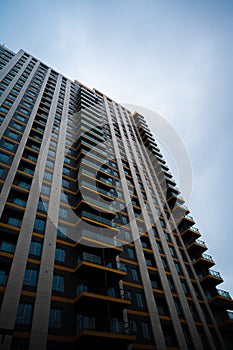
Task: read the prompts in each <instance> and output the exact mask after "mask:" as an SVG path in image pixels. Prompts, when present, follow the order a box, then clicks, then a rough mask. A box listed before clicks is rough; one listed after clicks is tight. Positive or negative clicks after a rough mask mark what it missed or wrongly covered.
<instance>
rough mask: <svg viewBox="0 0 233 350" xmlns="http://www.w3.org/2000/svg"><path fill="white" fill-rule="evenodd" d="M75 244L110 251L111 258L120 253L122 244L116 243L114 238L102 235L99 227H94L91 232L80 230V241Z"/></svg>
mask: <svg viewBox="0 0 233 350" xmlns="http://www.w3.org/2000/svg"><path fill="white" fill-rule="evenodd" d="M77 244H83V245H85V246H91V247H96V248H103V247H104V248H108V249H111V252H112V256H115V255H118V254H120V253H121V252H122V248H121V245H122V243H121V242H119V241H117V240H116V239H115V238H111V237H108V236H105V235H103V232H102V229H101V228H99V227H96V228H95V229H93V231H89V230H86V229H82V230H81V233H80V239H79V240H78V241H77Z"/></svg>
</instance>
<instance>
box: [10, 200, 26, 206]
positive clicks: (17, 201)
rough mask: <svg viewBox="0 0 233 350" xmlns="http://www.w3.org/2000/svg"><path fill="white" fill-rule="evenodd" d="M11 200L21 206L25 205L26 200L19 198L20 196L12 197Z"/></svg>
mask: <svg viewBox="0 0 233 350" xmlns="http://www.w3.org/2000/svg"><path fill="white" fill-rule="evenodd" d="M12 202H13V203H14V204H17V205H19V206H21V207H25V205H26V201H25V200H24V199H21V198H14V199H13V201H12Z"/></svg>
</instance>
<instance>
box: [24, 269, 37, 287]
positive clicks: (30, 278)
mask: <svg viewBox="0 0 233 350" xmlns="http://www.w3.org/2000/svg"><path fill="white" fill-rule="evenodd" d="M36 281H37V270H33V269H26V270H25V274H24V280H23V284H24V285H25V286H31V287H35V286H36Z"/></svg>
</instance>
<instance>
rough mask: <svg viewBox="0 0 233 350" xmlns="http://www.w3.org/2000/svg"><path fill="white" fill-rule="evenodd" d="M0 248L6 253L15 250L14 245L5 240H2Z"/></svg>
mask: <svg viewBox="0 0 233 350" xmlns="http://www.w3.org/2000/svg"><path fill="white" fill-rule="evenodd" d="M0 250H1V251H2V252H7V253H14V251H15V245H14V244H12V243H10V242H5V241H3V242H2V243H1V246H0Z"/></svg>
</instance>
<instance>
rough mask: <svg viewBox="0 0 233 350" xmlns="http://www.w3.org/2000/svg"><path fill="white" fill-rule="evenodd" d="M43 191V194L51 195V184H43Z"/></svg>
mask: <svg viewBox="0 0 233 350" xmlns="http://www.w3.org/2000/svg"><path fill="white" fill-rule="evenodd" d="M41 192H42V193H43V194H47V195H49V194H50V187H49V186H46V185H42V186H41Z"/></svg>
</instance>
